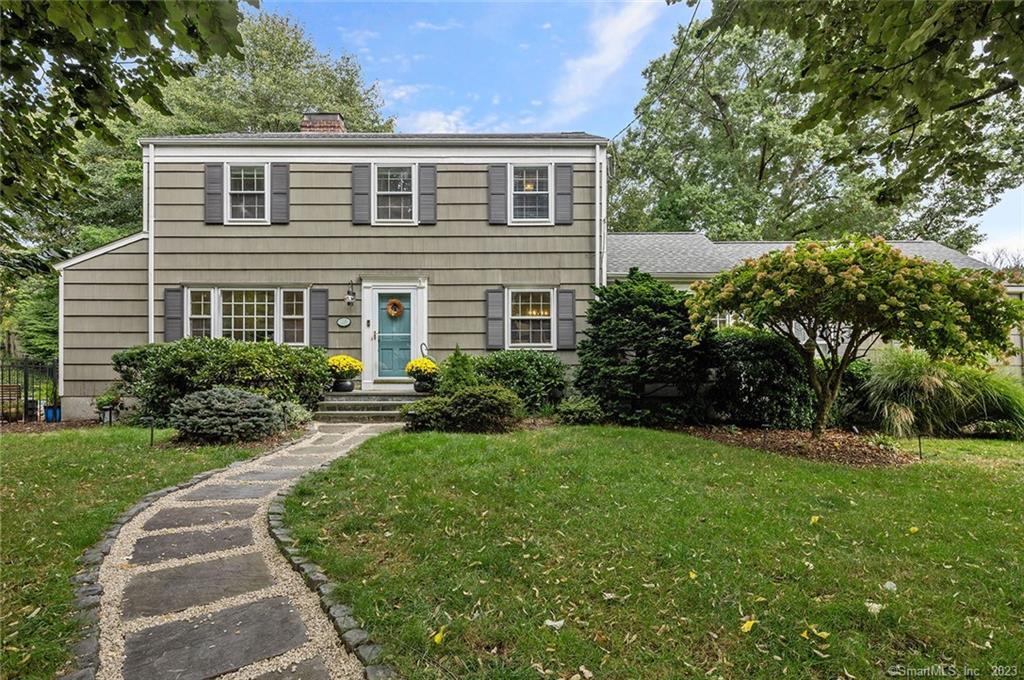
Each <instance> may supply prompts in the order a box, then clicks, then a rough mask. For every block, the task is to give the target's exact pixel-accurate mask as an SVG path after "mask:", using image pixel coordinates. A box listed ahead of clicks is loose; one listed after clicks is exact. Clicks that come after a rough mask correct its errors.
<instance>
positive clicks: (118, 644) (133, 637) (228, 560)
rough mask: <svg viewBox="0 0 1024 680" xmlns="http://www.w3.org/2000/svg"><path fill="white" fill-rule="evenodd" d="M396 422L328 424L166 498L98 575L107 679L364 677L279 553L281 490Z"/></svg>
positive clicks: (124, 538)
mask: <svg viewBox="0 0 1024 680" xmlns="http://www.w3.org/2000/svg"><path fill="white" fill-rule="evenodd" d="M393 427H395V426H394V425H324V424H320V425H319V427H318V430H317V433H316V434H315V435H314V436H313V438H312V439H306V440H304V441H302V442H299V443H297V444H295V445H294V446H291V447H289V448H286V449H283V450H280V451H277V452H275V453H273V454H270V455H267V456H264V457H262V458H258V459H255V460H252V461H249V462H245V463H242V464H236V465H235V466H233V467H231V468H229V469H228V470H225V471H223V472H220V473H218V474H216V475H213V476H212V477H210V478H209V479H207V480H205V481H203V482H201V483H199V484H197V485H195V486H192V487H189V488H186V489H182V490H180V491H177V492H174V493H171V494H169V495H167V496H165V497H164V498H162V499H160V500H159V501H157V502H156V503H154V504H153V505H152V506H150V507H149V508H148V509H146V510H145V511H143V512H141V513H140V514H139V515H138V516H136V517H135V518H134V519H132V520H131V521H130V522H129V523H128V524H126V525H125V526H124V527H123V528H122V529H121V531H120V533H119V534H118V536H117V539H116V541H115V542H114V545H113V547H112V548H111V550H110V554H109V555H107V557H106V559H104V561H103V564H102V566H101V567H100V575H99V582H100V585H101V586H102V587H103V597H102V599H101V602H100V662H101V663H100V670H99V673H98V674H97V678H98V680H122V679H124V680H161V679H164V678H168V679H174V680H186V679H188V678H196V679H199V678H210V677H214V676H221V675H223V676H224V677H226V678H230V679H231V680H253V679H255V678H260V679H261V680H288V679H298V678H301V679H302V680H327V679H333V680H349V679H352V680H355V679H357V678H362V677H363V670H362V665H361V664H360V663H359V661H358V660H357V659H356V658H355V657H353V656H352V655H350V654H349V653H348V652H347V651H346V650H345V648H344V646H343V645H342V644H341V642H340V640H339V639H338V635H337V633H336V632H335V630H334V628H333V626H332V624H331V621H330V619H329V618H328V617H327V616H326V615H325V614H324V612H323V610H321V608H320V604H319V601H318V598H317V596H316V594H315V593H313V592H312V591H310V590H309V589H308V588H307V586H306V584H305V583H304V582H303V580H302V577H301V576H300V575H299V574H298V573H296V572H295V571H294V570H292V568H291V567H290V566H289V565H288V563H287V562H286V561H285V559H284V558H283V557H282V556H281V554H280V553H279V552H278V549H277V547H276V546H275V544H274V541H273V539H272V538H271V537H270V534H269V533H268V531H267V508H268V506H269V505H270V503H271V500H272V499H273V498H274V496H275V494H276V493H277V491H278V490H280V489H282V488H283V487H286V486H288V485H290V484H292V483H293V482H294V481H295V480H296V479H298V478H299V477H300V476H302V475H303V474H305V473H306V472H308V471H309V470H311V469H312V468H315V467H317V466H319V465H322V464H323V463H326V462H329V461H331V460H333V459H335V458H337V457H339V456H343V455H345V454H346V453H348V452H349V451H350V450H352V449H353V448H354V447H356V446H358V445H359V444H361V443H362V442H363V441H365V440H367V439H369V438H370V437H372V436H374V435H375V434H377V433H379V432H382V431H384V430H387V429H391V428H393Z"/></svg>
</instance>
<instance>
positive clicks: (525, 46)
mask: <svg viewBox="0 0 1024 680" xmlns="http://www.w3.org/2000/svg"><path fill="white" fill-rule="evenodd" d="M519 49H521V50H528V49H530V43H525V42H523V43H519Z"/></svg>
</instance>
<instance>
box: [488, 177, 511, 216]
mask: <svg viewBox="0 0 1024 680" xmlns="http://www.w3.org/2000/svg"><path fill="white" fill-rule="evenodd" d="M487 221H488V222H490V223H491V224H508V166H507V165H491V166H488V168H487Z"/></svg>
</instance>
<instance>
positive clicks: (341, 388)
mask: <svg viewBox="0 0 1024 680" xmlns="http://www.w3.org/2000/svg"><path fill="white" fill-rule="evenodd" d="M355 388H356V384H355V383H354V382H352V381H351V380H348V379H338V380H335V381H334V391H335V392H351V391H352V390H354V389H355Z"/></svg>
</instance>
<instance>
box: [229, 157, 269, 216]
mask: <svg viewBox="0 0 1024 680" xmlns="http://www.w3.org/2000/svg"><path fill="white" fill-rule="evenodd" d="M267 168H268V166H267V165H266V164H265V163H260V164H249V163H228V164H226V173H225V174H226V175H227V177H228V181H227V191H225V192H224V201H225V203H226V204H227V205H225V214H226V215H227V220H226V221H227V223H228V224H269V223H270V221H269V219H268V216H269V212H270V205H269V204H270V191H269V188H270V186H269V181H268V175H269V172H268V170H267Z"/></svg>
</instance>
